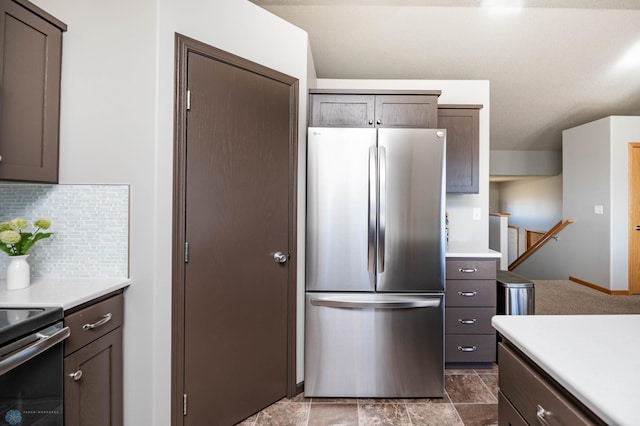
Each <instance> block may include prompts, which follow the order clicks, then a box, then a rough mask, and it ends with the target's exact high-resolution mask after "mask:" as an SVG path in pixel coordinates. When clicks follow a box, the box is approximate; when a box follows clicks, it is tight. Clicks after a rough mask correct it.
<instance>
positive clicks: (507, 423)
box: [498, 391, 527, 426]
mask: <svg viewBox="0 0 640 426" xmlns="http://www.w3.org/2000/svg"><path fill="white" fill-rule="evenodd" d="M498 426H527V422H526V421H524V419H523V418H522V416H521V415H520V414H519V413H518V412H517V411H516V409H515V408H513V405H511V403H510V402H509V400H508V399H507V398H506V397H505V396H504V394H503V393H502V392H500V391H498Z"/></svg>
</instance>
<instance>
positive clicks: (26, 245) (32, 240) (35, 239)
mask: <svg viewBox="0 0 640 426" xmlns="http://www.w3.org/2000/svg"><path fill="white" fill-rule="evenodd" d="M25 234H26V233H25ZM29 234H30V233H29ZM52 235H53V232H40V233H37V234H35V235H34V236H33V237H32V238H29V239H24V240H22V241H24V243H23V244H21V245H20V250H19V253H20V254H27V252H28V251H29V250H30V249H31V247H33V245H34V244H35V243H36V242H38V241H40V240H43V239H45V238H49V237H50V236H52ZM29 236H30V237H31V235H29ZM22 241H20V242H21V243H22Z"/></svg>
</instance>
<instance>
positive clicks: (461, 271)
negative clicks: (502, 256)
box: [447, 259, 498, 280]
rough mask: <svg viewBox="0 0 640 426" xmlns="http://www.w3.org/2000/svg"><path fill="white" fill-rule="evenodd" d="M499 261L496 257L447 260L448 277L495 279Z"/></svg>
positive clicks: (458, 278)
mask: <svg viewBox="0 0 640 426" xmlns="http://www.w3.org/2000/svg"><path fill="white" fill-rule="evenodd" d="M497 270H498V263H497V262H496V260H495V259H490V260H487V259H482V260H479V259H464V260H462V259H461V260H447V279H453V280H478V279H483V280H495V279H496V275H497Z"/></svg>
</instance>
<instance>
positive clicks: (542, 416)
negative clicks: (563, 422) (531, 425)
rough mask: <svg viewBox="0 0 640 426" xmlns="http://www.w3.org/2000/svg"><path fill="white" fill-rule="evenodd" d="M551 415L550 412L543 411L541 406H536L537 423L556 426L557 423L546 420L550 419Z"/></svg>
mask: <svg viewBox="0 0 640 426" xmlns="http://www.w3.org/2000/svg"><path fill="white" fill-rule="evenodd" d="M551 415H552V413H551V411H547V410H545V409H544V407H543V406H542V405H539V404H538V409H537V411H536V417H537V418H538V421H539V422H540V424H542V425H544V426H551V425H554V424H558V423H557V422H554V421H553V419H549V418H548V417H551Z"/></svg>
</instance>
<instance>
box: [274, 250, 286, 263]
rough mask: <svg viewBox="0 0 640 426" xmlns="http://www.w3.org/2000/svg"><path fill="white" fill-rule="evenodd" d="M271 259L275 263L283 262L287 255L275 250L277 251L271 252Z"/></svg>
mask: <svg viewBox="0 0 640 426" xmlns="http://www.w3.org/2000/svg"><path fill="white" fill-rule="evenodd" d="M273 260H274V262H276V263H284V262H286V261H287V255H286V254H284V253H282V252H279V251H277V252H275V253H274V254H273Z"/></svg>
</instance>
